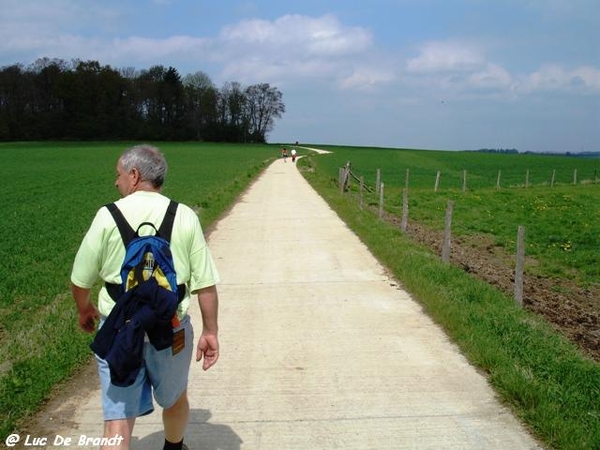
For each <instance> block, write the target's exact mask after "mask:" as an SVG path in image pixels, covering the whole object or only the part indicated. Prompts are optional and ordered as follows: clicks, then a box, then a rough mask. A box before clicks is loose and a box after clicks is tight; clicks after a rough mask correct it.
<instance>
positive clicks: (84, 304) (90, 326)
mask: <svg viewBox="0 0 600 450" xmlns="http://www.w3.org/2000/svg"><path fill="white" fill-rule="evenodd" d="M71 292H72V293H73V299H74V300H75V304H76V305H77V311H78V313H79V319H78V322H79V328H81V329H82V330H83V331H85V332H86V333H93V332H94V330H95V329H96V321H97V320H98V319H99V318H100V314H98V310H97V309H96V307H95V306H94V304H93V303H92V302H91V301H90V290H89V289H85V288H81V287H79V286H75V285H74V284H71Z"/></svg>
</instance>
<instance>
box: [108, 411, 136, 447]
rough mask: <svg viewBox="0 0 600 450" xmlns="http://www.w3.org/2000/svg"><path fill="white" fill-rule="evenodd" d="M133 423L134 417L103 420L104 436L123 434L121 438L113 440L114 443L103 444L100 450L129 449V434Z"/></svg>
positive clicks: (111, 436)
mask: <svg viewBox="0 0 600 450" xmlns="http://www.w3.org/2000/svg"><path fill="white" fill-rule="evenodd" d="M134 425H135V417H133V418H131V419H122V420H107V421H105V422H104V437H105V438H109V439H110V438H114V437H115V436H117V435H119V436H123V439H122V440H115V445H109V446H107V445H103V446H102V447H101V449H102V450H129V445H130V443H131V434H132V433H133V426H134Z"/></svg>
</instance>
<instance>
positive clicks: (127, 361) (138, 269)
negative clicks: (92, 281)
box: [90, 201, 186, 386]
mask: <svg viewBox="0 0 600 450" xmlns="http://www.w3.org/2000/svg"><path fill="white" fill-rule="evenodd" d="M177 206H178V203H177V202H175V201H171V203H170V204H169V207H168V208H167V213H166V214H165V217H164V219H163V222H162V224H161V225H160V227H159V228H158V229H156V227H155V226H154V225H153V224H152V223H150V222H143V223H141V224H140V225H139V227H138V228H137V230H136V231H134V230H133V228H131V226H130V225H129V223H127V221H126V219H125V217H124V216H123V214H122V213H121V211H120V210H119V209H118V208H117V206H116V205H115V204H114V203H111V204H109V205H106V207H107V208H108V210H109V211H110V213H111V214H112V216H113V218H114V220H115V223H116V224H117V227H118V229H119V232H120V233H121V238H122V239H123V244H124V245H125V258H124V260H123V263H122V265H121V280H122V282H121V284H110V283H106V289H107V291H108V293H109V295H110V296H111V297H112V299H113V300H115V306H114V307H113V309H112V310H111V313H110V314H109V315H108V317H107V318H106V320H105V322H104V325H102V327H101V328H100V329H99V330H98V333H97V334H96V336H95V338H94V341H93V342H92V343H91V344H90V347H91V349H92V350H93V351H94V353H96V354H97V355H98V356H99V357H100V358H102V359H105V360H106V362H107V363H108V365H109V367H110V375H111V382H112V383H113V384H114V385H116V386H129V385H131V384H132V383H134V381H135V379H136V377H137V374H138V372H139V370H140V368H141V366H142V363H143V348H144V336H145V335H147V336H148V338H149V340H150V343H151V344H152V345H153V346H154V348H156V350H164V349H166V348H168V347H170V346H172V345H173V327H174V326H176V324H177V323H178V320H177V315H176V311H177V306H178V304H179V303H180V302H181V300H182V299H183V297H184V296H185V291H186V288H185V285H180V286H177V276H176V274H175V267H174V264H173V256H172V254H171V249H170V247H169V241H170V240H171V233H172V231H173V223H174V220H175V213H176V212H177ZM142 227H151V228H154V231H155V234H154V235H148V236H140V234H139V232H140V229H141V228H142Z"/></svg>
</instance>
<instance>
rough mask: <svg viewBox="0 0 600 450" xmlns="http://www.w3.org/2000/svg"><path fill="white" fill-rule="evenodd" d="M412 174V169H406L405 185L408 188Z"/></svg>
mask: <svg viewBox="0 0 600 450" xmlns="http://www.w3.org/2000/svg"><path fill="white" fill-rule="evenodd" d="M409 175H410V169H406V179H405V180H404V187H405V188H406V189H408V177H409Z"/></svg>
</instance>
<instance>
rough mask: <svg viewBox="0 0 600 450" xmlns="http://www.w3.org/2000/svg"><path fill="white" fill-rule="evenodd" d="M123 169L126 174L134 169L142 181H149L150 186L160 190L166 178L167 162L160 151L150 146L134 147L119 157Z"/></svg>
mask: <svg viewBox="0 0 600 450" xmlns="http://www.w3.org/2000/svg"><path fill="white" fill-rule="evenodd" d="M120 161H121V165H122V166H123V169H125V170H126V171H127V172H129V171H131V170H133V169H134V168H135V169H137V170H138V171H139V172H140V177H141V179H142V180H143V181H150V182H151V183H152V186H153V187H155V188H160V187H161V186H162V185H163V183H164V182H165V177H166V176H167V160H166V159H165V156H164V155H163V154H162V153H161V151H160V150H159V149H158V148H156V147H153V146H151V145H146V144H144V145H136V146H135V147H131V148H129V149H127V150H125V152H124V153H123V154H122V155H121V158H120Z"/></svg>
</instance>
